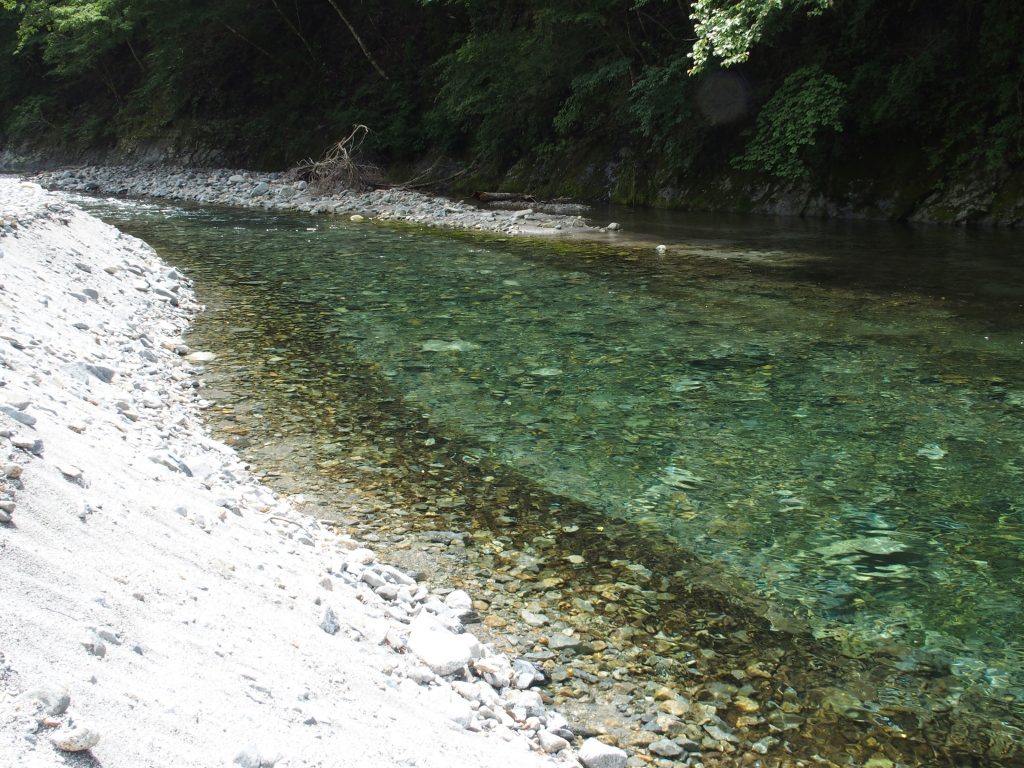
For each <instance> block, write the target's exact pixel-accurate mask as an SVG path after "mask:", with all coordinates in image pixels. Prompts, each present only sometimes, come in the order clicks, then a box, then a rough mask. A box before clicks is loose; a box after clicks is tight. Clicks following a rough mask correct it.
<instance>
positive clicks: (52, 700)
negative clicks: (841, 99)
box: [22, 684, 71, 717]
mask: <svg viewBox="0 0 1024 768" xmlns="http://www.w3.org/2000/svg"><path fill="white" fill-rule="evenodd" d="M22 698H23V699H24V700H25V701H30V702H36V703H38V704H40V705H42V708H43V711H44V712H45V713H46V714H47V715H49V716H50V717H58V716H60V715H63V714H64V713H65V712H67V709H68V707H69V706H71V695H70V694H69V693H68V689H67V688H64V687H63V686H58V685H50V684H47V685H41V686H39V687H38V688H33V689H32V690H31V691H27V692H26V693H24V694H23V695H22Z"/></svg>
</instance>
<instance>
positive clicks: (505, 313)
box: [102, 206, 1024, 741]
mask: <svg viewBox="0 0 1024 768" xmlns="http://www.w3.org/2000/svg"><path fill="white" fill-rule="evenodd" d="M102 212H103V213H104V215H105V216H106V217H107V218H112V219H114V220H115V223H117V224H119V225H120V226H122V227H123V228H125V229H127V230H128V231H131V232H133V233H135V234H138V235H139V236H141V237H143V238H144V239H146V240H147V241H148V242H150V243H152V244H153V245H154V246H155V247H157V249H158V250H159V251H161V253H162V255H164V256H165V258H167V259H168V260H170V261H172V262H173V263H176V264H179V265H181V266H183V267H185V268H186V269H187V270H188V272H189V274H190V275H192V276H193V277H194V278H195V279H196V280H197V283H198V288H199V291H200V294H201V296H202V295H203V293H204V292H207V293H209V294H211V295H213V294H214V293H216V294H217V295H222V294H223V293H224V292H225V291H227V292H230V290H231V289H232V287H234V289H235V290H236V291H237V293H238V295H239V296H242V295H244V297H245V298H244V302H243V303H244V304H245V307H244V311H242V309H241V308H239V314H238V317H237V322H235V323H234V325H233V326H232V327H225V328H223V329H222V334H223V335H224V336H225V337H229V338H234V339H235V340H236V341H238V339H240V338H241V337H247V338H249V349H250V350H251V352H250V355H251V359H250V360H249V363H248V364H249V365H250V366H251V369H252V370H251V375H252V377H253V378H254V379H260V378H261V377H262V378H263V379H264V380H266V381H267V382H270V381H271V380H272V379H275V378H277V379H279V378H281V377H285V378H287V379H288V381H289V382H290V386H291V387H292V389H291V390H290V393H291V394H290V397H291V399H292V402H293V404H294V408H295V409H317V408H321V409H322V408H324V403H325V402H326V400H329V399H331V393H332V392H333V393H334V395H337V396H338V397H341V399H342V402H340V403H335V406H332V410H331V411H330V412H326V411H325V412H324V420H323V424H324V428H325V429H341V428H340V427H338V422H337V421H336V419H335V418H334V416H335V414H336V411H335V410H333V408H334V407H336V408H338V409H342V410H343V409H344V408H345V407H346V404H345V398H347V399H348V402H349V404H350V405H351V407H352V408H356V407H357V404H358V401H359V400H360V399H362V398H367V399H370V400H375V401H379V402H382V403H385V404H387V403H391V402H393V403H395V404H396V406H395V407H394V408H391V412H393V413H394V414H395V415H394V417H393V418H392V417H388V418H387V419H385V422H386V423H381V424H377V425H375V427H374V428H373V429H368V430H365V431H367V432H368V433H369V437H368V438H367V446H366V449H367V452H370V451H374V452H376V453H375V459H376V460H377V461H380V462H382V463H384V464H385V465H386V464H387V463H388V462H394V461H400V458H401V454H402V450H403V449H402V448H401V440H402V439H404V440H406V441H409V440H412V441H413V442H415V443H417V444H419V445H422V446H424V447H426V448H430V447H431V446H435V445H437V446H438V450H440V447H441V446H442V445H445V446H455V445H457V446H458V451H457V455H454V454H453V455H449V456H447V457H445V460H452V461H454V462H455V463H456V464H458V465H459V466H461V467H462V468H463V469H464V470H465V471H466V472H468V473H470V474H472V472H473V468H474V467H479V466H487V467H500V468H502V469H504V470H507V471H508V472H509V473H510V475H511V476H513V477H520V478H522V479H523V481H524V482H529V483H530V484H534V485H536V486H537V487H539V488H541V489H543V490H545V491H546V492H547V493H549V494H550V495H551V498H550V499H548V500H547V501H545V504H546V505H547V506H548V508H547V510H546V513H547V514H555V515H561V516H560V517H559V520H558V523H559V525H561V526H563V527H565V526H571V525H573V524H574V520H572V519H565V516H564V515H563V514H562V511H561V510H560V509H559V508H560V506H562V505H561V504H560V502H559V501H557V500H558V499H562V500H564V502H565V505H569V504H572V505H577V506H576V508H578V509H582V510H586V511H587V514H586V523H585V524H588V525H592V524H593V520H595V519H596V520H606V521H609V522H611V521H615V522H616V523H617V524H619V525H620V526H621V525H622V524H624V525H625V526H626V527H627V528H629V527H632V528H633V529H634V530H635V534H634V536H635V538H636V541H635V542H633V543H634V544H635V545H636V546H637V547H638V548H639V551H640V552H643V551H644V549H647V550H649V551H650V552H651V553H652V558H653V553H654V552H655V551H656V552H657V553H658V557H659V558H660V561H659V562H662V561H663V559H664V553H665V551H666V549H667V550H668V551H672V550H674V551H676V552H678V553H679V562H680V564H681V565H682V564H684V563H685V562H686V557H690V556H696V557H699V558H700V559H701V560H702V561H705V562H711V563H713V564H715V567H717V568H719V569H720V571H721V573H722V574H723V579H722V581H723V583H728V582H730V580H732V581H733V583H735V584H736V585H743V586H742V587H739V586H738V587H737V588H741V589H744V590H752V591H754V592H756V593H757V595H758V597H759V598H763V599H766V600H768V601H770V602H772V603H775V604H777V605H778V606H781V607H783V608H784V609H785V611H788V612H791V613H792V614H793V615H796V616H799V617H801V620H802V621H804V622H806V626H807V627H808V628H809V630H808V631H809V632H811V633H812V634H813V635H814V636H816V637H818V638H820V639H823V640H828V641H830V642H835V643H838V644H839V646H840V647H842V648H843V649H844V650H845V651H846V652H847V653H849V654H851V655H870V654H872V653H877V652H878V650H879V649H880V648H883V649H892V648H898V649H901V650H899V651H896V652H893V651H891V650H890V651H889V652H890V653H894V654H895V656H897V657H898V659H897V661H896V663H897V664H901V663H905V664H907V669H908V670H909V669H911V668H913V667H914V665H915V663H917V662H915V661H914V660H915V659H917V660H918V661H919V660H920V658H924V657H926V658H928V659H929V662H928V663H929V664H930V665H932V666H933V667H934V668H935V670H937V671H936V672H935V674H936V675H943V676H945V675H948V676H950V677H951V679H952V680H953V681H954V682H953V683H952V688H951V689H950V690H951V692H950V693H949V694H948V696H947V698H946V699H945V700H944V701H943V702H942V706H944V707H949V706H952V707H969V706H974V705H973V704H967V703H966V702H967V701H968V700H970V701H976V700H983V701H985V702H988V703H987V704H985V705H984V706H983V707H982V708H983V709H985V711H986V712H987V713H989V714H988V715H986V716H987V717H989V716H994V717H996V718H997V719H1001V723H1002V725H998V726H997V728H1004V732H1005V734H1009V736H1008V738H1010V739H1011V741H1016V740H1017V738H1018V734H1019V730H1018V729H1019V726H1020V721H1021V719H1022V717H1024V639H1022V637H1024V610H1022V604H1024V603H1022V598H1024V569H1022V565H1024V430H1022V418H1024V368H1022V366H1021V358H1022V353H1024V270H1022V266H1024V249H1022V245H1024V243H1022V239H1021V236H1020V235H1015V234H1012V233H1009V234H1007V233H993V232H971V231H964V230H947V229H937V228H936V229H911V228H907V227H899V226H893V225H855V224H850V223H831V224H823V223H809V222H801V221H794V220H772V219H761V220H756V219H755V220H749V219H740V218H737V217H704V218H701V217H681V216H679V215H678V214H675V215H674V217H673V218H671V219H670V220H669V221H667V222H664V223H662V224H658V225H657V226H652V227H651V229H652V231H653V233H654V234H656V235H657V238H656V239H658V240H659V241H662V242H668V243H669V244H670V245H671V248H670V251H669V253H668V254H667V255H666V256H664V257H659V256H658V255H657V254H656V253H655V252H654V251H653V249H651V248H650V247H648V246H640V247H636V248H634V247H630V246H627V245H626V244H624V243H623V242H622V240H621V239H620V240H613V241H612V246H611V247H608V246H607V245H602V246H600V247H598V246H593V245H588V244H578V243H574V244H547V245H540V244H532V243H529V242H506V241H501V240H495V239H492V240H482V239H472V238H468V237H454V236H445V235H437V234H435V233H422V232H416V231H412V230H402V229H381V228H376V227H373V226H366V225H363V226H354V225H351V224H348V223H346V222H340V221H338V220H333V219H325V218H323V217H317V218H313V217H304V216H301V215H292V214H289V215H282V214H268V213H262V212H260V213H255V212H244V211H210V210H183V209H162V208H160V207H156V206H150V207H146V206H130V207H127V208H125V207H121V206H112V207H107V208H104V209H103V211H102ZM659 227H660V229H659ZM239 301H240V302H241V301H242V299H239ZM246 313H248V314H246ZM262 316H266V317H271V316H272V317H274V318H276V320H275V322H276V323H278V324H283V325H287V326H289V327H290V328H291V331H289V332H288V333H287V334H284V335H281V336H279V337H278V338H277V339H276V340H275V338H272V335H271V332H270V331H268V330H267V329H266V328H265V327H261V326H260V320H259V319H258V318H260V317H262ZM224 317H226V316H225V315H223V314H222V315H221V320H222V321H223V319H224ZM243 317H244V318H246V319H244V321H243V319H242V318H243ZM284 338H287V342H282V341H281V339H284ZM357 372H358V375H357ZM350 374H351V375H350ZM353 382H355V383H354V384H353ZM341 392H344V395H343V396H342V395H339V394H338V393H341ZM325 398H326V400H325ZM398 406H400V408H398ZM389 407H390V406H387V405H385V410H387V408H389ZM328 417H330V418H328ZM332 425H333V426H332ZM362 426H365V424H364V425H362ZM355 427H356V431H359V430H360V428H361V427H360V425H355ZM352 428H353V425H352V424H348V426H346V427H345V428H344V429H345V430H347V431H349V432H351V430H352ZM396 436H399V441H398V443H396ZM424 471H427V472H428V471H429V470H424ZM491 480H493V477H492V478H491ZM473 482H477V483H482V482H485V480H484V479H481V478H479V477H478V478H477V479H476V480H475V481H473ZM552 499H554V501H552ZM570 530H571V529H570ZM609 556H611V557H613V556H614V553H609ZM933 704H938V702H930V703H928V702H926V703H925V706H926V707H927V706H932V705H933ZM979 706H981V705H979ZM993 712H994V713H995V715H992V714H991V713H993Z"/></svg>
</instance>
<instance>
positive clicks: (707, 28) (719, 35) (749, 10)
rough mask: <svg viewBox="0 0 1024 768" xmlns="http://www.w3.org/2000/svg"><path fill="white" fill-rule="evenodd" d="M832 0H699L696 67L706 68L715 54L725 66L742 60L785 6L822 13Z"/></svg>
mask: <svg viewBox="0 0 1024 768" xmlns="http://www.w3.org/2000/svg"><path fill="white" fill-rule="evenodd" d="M831 4H832V0H696V1H695V2H694V3H693V6H692V9H693V15H692V18H693V21H694V31H695V32H696V34H697V42H696V43H694V46H693V53H692V54H691V55H692V57H693V71H694V73H696V72H700V71H701V70H703V69H704V68H705V67H706V66H707V64H708V63H709V62H710V61H711V59H712V58H714V57H717V58H720V59H721V60H722V66H725V67H730V66H733V65H735V64H740V63H742V62H744V61H746V60H747V59H748V58H749V57H750V51H751V49H752V48H753V47H754V46H755V45H756V44H757V43H758V42H759V41H760V40H761V38H762V37H763V36H764V34H765V32H766V30H767V29H768V26H769V24H770V23H771V22H772V21H773V20H774V19H775V18H776V16H777V15H778V14H779V13H781V12H782V11H784V10H789V11H793V10H797V9H805V8H806V9H807V12H808V13H809V14H812V15H814V14H820V13H821V12H822V11H824V10H825V9H827V8H828V7H829V6H830V5H831Z"/></svg>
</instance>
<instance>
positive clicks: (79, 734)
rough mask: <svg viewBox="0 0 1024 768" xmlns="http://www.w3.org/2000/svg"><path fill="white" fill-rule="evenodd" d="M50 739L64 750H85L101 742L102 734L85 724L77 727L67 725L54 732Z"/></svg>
mask: <svg viewBox="0 0 1024 768" xmlns="http://www.w3.org/2000/svg"><path fill="white" fill-rule="evenodd" d="M50 741H51V742H52V743H53V745H54V746H55V747H57V749H60V750H62V751H64V752H84V751H85V750H87V749H92V748H93V747H95V746H96V745H97V744H99V741H100V735H99V733H97V732H96V731H94V730H93V729H92V728H89V727H87V726H84V725H80V726H78V727H75V728H71V727H67V726H65V727H63V728H60V729H59V730H57V731H56V732H54V733H53V734H52V735H51V736H50Z"/></svg>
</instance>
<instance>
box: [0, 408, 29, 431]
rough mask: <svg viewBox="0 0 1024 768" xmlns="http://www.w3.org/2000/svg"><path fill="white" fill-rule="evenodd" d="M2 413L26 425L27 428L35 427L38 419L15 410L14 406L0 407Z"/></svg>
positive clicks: (17, 409)
mask: <svg viewBox="0 0 1024 768" xmlns="http://www.w3.org/2000/svg"><path fill="white" fill-rule="evenodd" d="M0 413H6V414H7V415H8V416H10V417H11V418H12V419H14V420H15V421H17V422H19V423H21V424H24V425H25V426H26V427H34V426H35V425H36V417H35V416H33V415H32V414H30V413H24V412H23V411H22V410H21V409H19V408H15V407H14V406H12V405H0Z"/></svg>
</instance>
